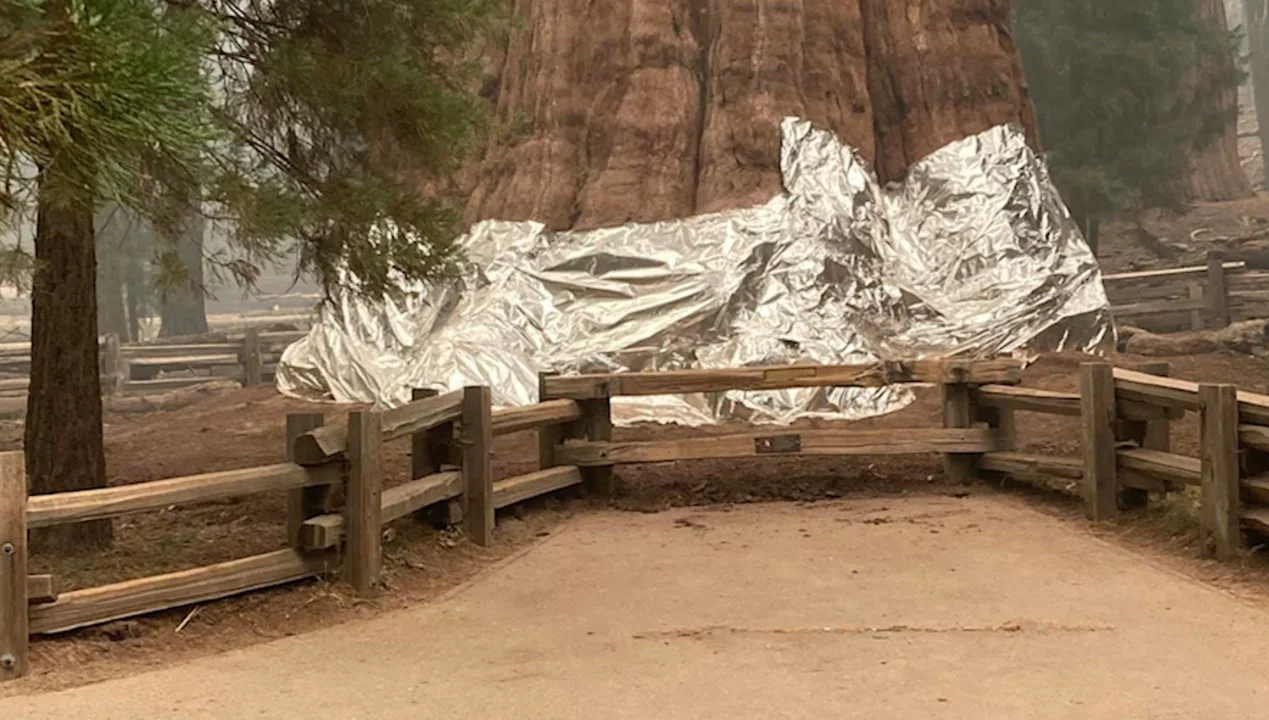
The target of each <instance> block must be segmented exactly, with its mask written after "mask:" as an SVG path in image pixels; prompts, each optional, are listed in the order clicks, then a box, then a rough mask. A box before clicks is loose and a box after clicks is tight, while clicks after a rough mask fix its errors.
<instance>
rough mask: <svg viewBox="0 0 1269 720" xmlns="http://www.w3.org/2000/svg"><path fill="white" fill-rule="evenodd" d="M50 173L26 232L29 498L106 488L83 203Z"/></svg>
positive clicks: (68, 545)
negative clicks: (29, 269) (29, 236)
mask: <svg viewBox="0 0 1269 720" xmlns="http://www.w3.org/2000/svg"><path fill="white" fill-rule="evenodd" d="M60 170H61V169H60V168H59V167H58V165H57V163H56V162H54V163H53V164H52V165H50V166H48V167H46V168H44V169H43V172H42V174H41V178H40V193H39V213H38V219H37V225H36V236H35V259H36V270H35V277H34V280H33V287H32V291H31V388H30V394H29V396H28V398H27V413H26V434H25V449H26V467H27V478H28V480H29V481H30V484H31V492H32V493H33V494H40V493H51V492H62V491H67V490H89V489H93V488H100V487H105V485H106V461H105V450H104V446H103V440H102V427H101V413H102V410H101V408H102V405H101V377H100V375H99V373H100V369H99V365H98V347H97V289H96V288H97V262H96V253H95V250H94V242H93V198H92V195H91V193H85V192H83V191H82V190H81V189H80V188H81V187H82V183H79V184H77V183H75V182H73V181H71V180H69V179H68V178H66V177H64V176H63V175H61V174H60ZM77 185H78V187H77ZM110 542H111V524H110V521H109V520H98V521H93V522H86V523H79V524H74V525H59V526H56V527H52V528H44V529H41V530H37V531H34V532H33V533H32V544H33V546H36V547H43V548H49V549H55V550H59V551H63V552H65V551H76V552H79V551H88V550H95V549H100V548H102V547H108V546H109V545H110Z"/></svg>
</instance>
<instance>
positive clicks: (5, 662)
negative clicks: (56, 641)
mask: <svg viewBox="0 0 1269 720" xmlns="http://www.w3.org/2000/svg"><path fill="white" fill-rule="evenodd" d="M25 462H26V461H25V459H24V457H23V455H22V453H21V452H6V453H0V681H4V680H13V679H14V678H19V677H22V676H23V675H25V674H26V671H27V644H28V642H29V638H28V636H29V634H30V633H29V631H28V627H29V625H28V615H27V613H28V610H27V588H26V582H27V580H26V464H25Z"/></svg>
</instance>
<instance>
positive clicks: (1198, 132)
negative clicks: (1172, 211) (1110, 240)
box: [1014, 0, 1240, 222]
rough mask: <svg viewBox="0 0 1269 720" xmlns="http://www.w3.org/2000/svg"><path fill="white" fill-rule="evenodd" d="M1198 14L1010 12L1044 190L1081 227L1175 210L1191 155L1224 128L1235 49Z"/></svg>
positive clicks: (1128, 5)
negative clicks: (1031, 104) (1046, 171)
mask: <svg viewBox="0 0 1269 720" xmlns="http://www.w3.org/2000/svg"><path fill="white" fill-rule="evenodd" d="M1198 9H1199V6H1198V4H1197V3H1196V1H1195V0H1114V2H1107V1H1106V0H1015V2H1014V27H1015V33H1016V35H1017V42H1018V50H1019V52H1020V54H1021V55H1022V61H1023V65H1024V66H1025V68H1026V73H1027V81H1028V84H1029V86H1030V89H1031V93H1032V96H1033V98H1034V100H1035V105H1036V110H1037V113H1038V115H1039V120H1040V131H1041V135H1042V138H1043V143H1044V146H1045V149H1046V150H1047V151H1048V153H1049V162H1050V166H1051V169H1052V173H1053V179H1054V181H1055V183H1056V184H1057V186H1058V188H1059V189H1060V190H1061V192H1062V195H1063V197H1064V199H1065V200H1066V202H1067V204H1068V205H1069V206H1070V207H1071V210H1072V212H1073V213H1074V214H1075V216H1076V218H1077V219H1078V220H1080V221H1081V222H1084V221H1090V220H1091V221H1094V222H1095V221H1096V220H1097V219H1098V218H1101V217H1105V216H1108V215H1110V214H1112V213H1116V212H1122V211H1134V210H1139V209H1142V208H1148V207H1177V206H1180V205H1182V204H1183V203H1184V202H1185V200H1186V199H1187V187H1188V186H1187V180H1188V176H1189V169H1190V168H1189V164H1190V158H1191V153H1192V152H1193V151H1194V150H1195V149H1196V148H1202V147H1203V146H1204V144H1205V143H1210V142H1211V141H1212V140H1214V139H1216V138H1217V137H1218V136H1219V135H1220V133H1221V132H1222V131H1223V130H1224V129H1225V126H1226V124H1227V123H1228V122H1229V121H1230V117H1229V108H1228V107H1226V104H1225V103H1224V102H1223V100H1224V98H1225V97H1226V96H1227V94H1228V91H1229V90H1230V89H1231V88H1233V87H1236V86H1237V84H1238V82H1239V79H1240V76H1239V72H1238V70H1237V68H1238V64H1237V63H1235V62H1233V58H1234V48H1235V37H1234V35H1233V34H1232V33H1230V32H1229V31H1228V30H1227V29H1226V28H1225V27H1224V26H1222V25H1220V24H1218V23H1216V22H1214V21H1213V20H1212V19H1211V18H1208V17H1204V16H1203V15H1202V14H1201V13H1200V12H1198ZM1213 59H1216V60H1217V61H1215V62H1214V61H1213Z"/></svg>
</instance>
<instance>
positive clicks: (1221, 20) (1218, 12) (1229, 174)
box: [1189, 0, 1254, 200]
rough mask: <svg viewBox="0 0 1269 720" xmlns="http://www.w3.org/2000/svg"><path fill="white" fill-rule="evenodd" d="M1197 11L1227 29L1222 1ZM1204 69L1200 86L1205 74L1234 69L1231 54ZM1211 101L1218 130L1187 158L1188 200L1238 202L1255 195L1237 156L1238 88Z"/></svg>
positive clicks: (1202, 3)
mask: <svg viewBox="0 0 1269 720" xmlns="http://www.w3.org/2000/svg"><path fill="white" fill-rule="evenodd" d="M1198 5H1199V12H1200V14H1202V15H1203V16H1204V17H1208V18H1211V19H1212V21H1213V22H1215V23H1216V24H1217V25H1218V26H1219V27H1222V28H1224V27H1226V25H1227V22H1226V17H1225V0H1198ZM1209 63H1210V65H1209V66H1208V67H1207V68H1199V70H1198V75H1199V83H1200V84H1202V83H1203V75H1204V73H1205V72H1214V73H1216V74H1217V75H1224V74H1226V73H1228V72H1229V71H1231V70H1232V69H1233V63H1234V58H1233V55H1232V54H1230V53H1225V54H1222V55H1220V56H1219V57H1213V58H1210V59H1209ZM1213 101H1214V102H1216V103H1217V104H1218V107H1217V108H1216V110H1218V111H1219V113H1220V116H1221V122H1222V124H1221V127H1220V130H1219V134H1218V135H1217V136H1216V137H1215V138H1210V137H1209V138H1204V142H1203V145H1202V146H1200V147H1198V148H1195V151H1194V153H1193V155H1192V156H1191V158H1190V162H1191V171H1190V193H1189V194H1190V197H1191V198H1192V199H1194V200H1237V199H1239V198H1246V197H1251V196H1252V195H1254V192H1253V191H1252V189H1251V183H1250V182H1249V181H1248V180H1247V173H1245V172H1243V167H1242V162H1241V161H1240V158H1239V157H1238V87H1237V85H1230V86H1229V87H1228V88H1226V89H1225V90H1222V91H1221V92H1219V93H1216V94H1215V97H1214V98H1213Z"/></svg>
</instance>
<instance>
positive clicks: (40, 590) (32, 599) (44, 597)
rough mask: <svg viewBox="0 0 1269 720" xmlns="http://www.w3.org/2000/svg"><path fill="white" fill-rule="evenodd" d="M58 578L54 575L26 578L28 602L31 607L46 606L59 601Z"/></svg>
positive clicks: (29, 576)
mask: <svg viewBox="0 0 1269 720" xmlns="http://www.w3.org/2000/svg"><path fill="white" fill-rule="evenodd" d="M57 591H58V583H57V578H56V577H54V576H52V575H27V576H26V601H27V603H28V604H30V605H44V604H46V603H51V602H55V601H56V600H57Z"/></svg>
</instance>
